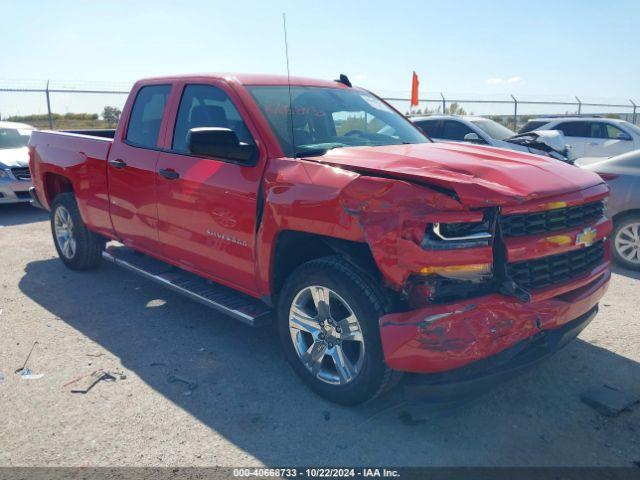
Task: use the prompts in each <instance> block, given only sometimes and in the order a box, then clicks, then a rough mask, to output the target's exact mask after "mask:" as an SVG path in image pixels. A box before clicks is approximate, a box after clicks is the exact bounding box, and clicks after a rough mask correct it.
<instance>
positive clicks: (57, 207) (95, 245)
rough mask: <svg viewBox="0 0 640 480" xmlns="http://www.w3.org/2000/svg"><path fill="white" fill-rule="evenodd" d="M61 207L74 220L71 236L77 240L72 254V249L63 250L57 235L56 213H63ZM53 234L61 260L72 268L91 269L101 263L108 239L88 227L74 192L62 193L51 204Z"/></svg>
mask: <svg viewBox="0 0 640 480" xmlns="http://www.w3.org/2000/svg"><path fill="white" fill-rule="evenodd" d="M61 209H64V211H66V212H68V214H69V216H70V218H71V221H72V226H71V227H70V232H71V233H70V236H71V238H73V240H74V241H75V248H74V250H73V253H72V254H70V251H67V252H63V246H62V245H61V244H60V242H61V240H59V239H58V236H57V235H56V226H55V222H56V213H57V212H59V211H60V213H63V211H62V210H61ZM51 234H52V236H53V243H54V245H55V247H56V250H57V251H58V256H59V257H60V260H62V262H63V263H64V264H65V265H66V266H67V267H68V268H70V269H71V270H89V269H92V268H96V267H97V266H98V265H99V264H100V261H101V260H102V251H103V250H104V246H105V243H106V241H105V239H104V237H101V236H100V235H98V234H96V233H93V232H91V231H90V230H89V229H87V227H86V225H85V224H84V222H83V221H82V217H81V216H80V211H79V210H78V204H77V203H76V199H75V197H74V195H73V193H61V194H60V195H58V196H57V197H56V198H55V199H54V201H53V205H52V206H51Z"/></svg>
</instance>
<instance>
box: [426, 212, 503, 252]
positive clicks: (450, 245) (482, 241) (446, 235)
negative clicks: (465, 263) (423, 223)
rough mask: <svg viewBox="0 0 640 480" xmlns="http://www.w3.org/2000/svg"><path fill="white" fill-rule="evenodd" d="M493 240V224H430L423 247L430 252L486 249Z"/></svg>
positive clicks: (485, 222) (484, 221) (486, 220)
mask: <svg viewBox="0 0 640 480" xmlns="http://www.w3.org/2000/svg"><path fill="white" fill-rule="evenodd" d="M492 238H493V234H492V228H491V222H490V221H489V220H488V219H485V220H483V221H481V222H462V223H440V222H435V223H429V224H427V228H426V231H425V232H424V236H423V238H422V242H421V246H422V248H425V249H430V250H450V249H454V248H473V247H486V246H489V244H490V243H489V242H490V241H491V239H492Z"/></svg>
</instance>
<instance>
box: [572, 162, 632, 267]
mask: <svg viewBox="0 0 640 480" xmlns="http://www.w3.org/2000/svg"><path fill="white" fill-rule="evenodd" d="M575 165H577V166H579V167H582V168H585V169H587V170H591V171H593V172H596V173H597V174H599V175H600V176H601V177H602V178H603V180H605V181H606V182H607V183H608V184H609V187H610V188H611V196H610V197H609V203H608V212H609V216H611V217H612V218H613V234H612V242H611V243H612V247H613V258H614V260H615V261H617V262H618V263H619V264H620V265H622V266H624V267H627V268H631V269H634V270H640V150H635V151H633V152H629V153H624V154H622V155H618V156H615V157H610V158H604V159H603V158H602V157H599V158H593V157H592V158H581V159H579V160H576V162H575Z"/></svg>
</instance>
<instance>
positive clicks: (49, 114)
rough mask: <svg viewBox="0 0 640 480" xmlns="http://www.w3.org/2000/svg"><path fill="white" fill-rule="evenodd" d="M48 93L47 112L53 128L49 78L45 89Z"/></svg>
mask: <svg viewBox="0 0 640 480" xmlns="http://www.w3.org/2000/svg"><path fill="white" fill-rule="evenodd" d="M45 93H46V95H47V114H48V116H49V130H53V118H52V117H51V100H50V98H49V80H47V89H46V90H45Z"/></svg>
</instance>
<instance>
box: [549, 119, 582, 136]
mask: <svg viewBox="0 0 640 480" xmlns="http://www.w3.org/2000/svg"><path fill="white" fill-rule="evenodd" d="M550 128H551V130H560V131H561V132H562V133H564V135H565V137H586V136H587V124H586V122H562V123H559V124H558V125H556V126H555V127H550Z"/></svg>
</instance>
